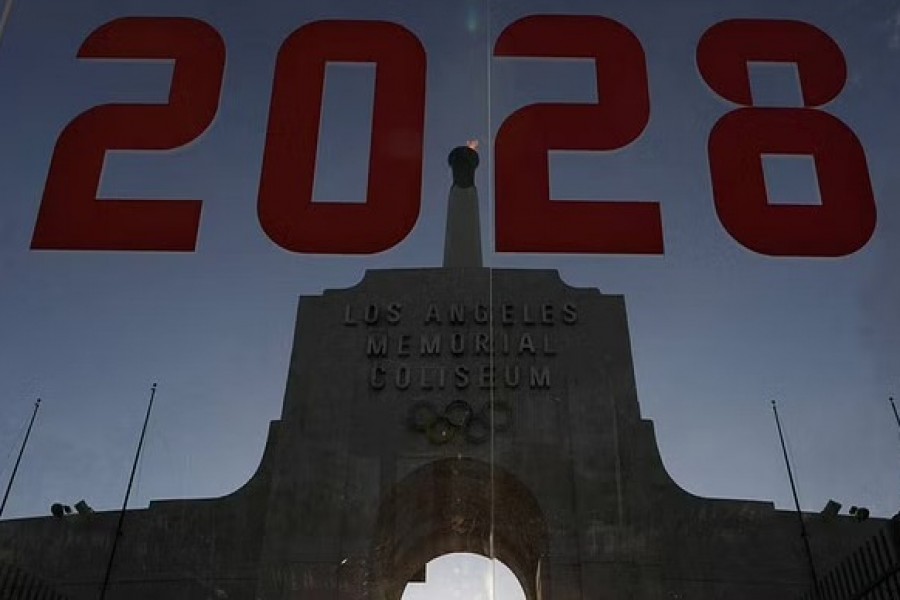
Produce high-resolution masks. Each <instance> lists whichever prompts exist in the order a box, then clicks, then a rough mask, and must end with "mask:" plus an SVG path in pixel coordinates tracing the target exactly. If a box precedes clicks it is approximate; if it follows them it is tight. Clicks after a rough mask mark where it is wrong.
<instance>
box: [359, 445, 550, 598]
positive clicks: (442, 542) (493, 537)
mask: <svg viewBox="0 0 900 600" xmlns="http://www.w3.org/2000/svg"><path fill="white" fill-rule="evenodd" d="M547 546H548V542H547V526H546V522H545V520H544V516H543V514H542V512H541V510H540V506H539V505H538V503H537V500H535V498H534V496H533V495H532V494H531V492H530V491H529V490H528V489H527V488H526V487H525V486H524V485H522V483H521V482H519V481H518V480H517V479H516V478H515V477H513V476H512V475H511V474H509V473H508V472H506V471H505V470H503V469H500V468H499V467H493V468H491V465H489V464H487V463H484V462H482V461H478V460H474V459H469V458H458V459H442V460H438V461H434V462H432V463H429V464H428V465H425V466H423V467H421V468H419V469H418V470H416V471H414V472H413V473H411V474H410V475H408V476H407V477H406V478H405V479H403V480H402V481H400V482H399V483H398V484H397V485H395V486H394V488H393V490H391V492H390V493H388V494H387V495H386V496H385V497H384V499H383V500H382V503H381V506H380V507H379V513H378V520H377V523H376V528H375V532H374V536H373V546H372V562H371V564H372V570H371V573H370V576H371V582H370V587H369V589H370V590H371V598H372V599H373V600H400V597H401V595H402V594H403V590H404V588H405V587H406V584H407V582H409V581H412V580H418V581H421V580H422V578H423V575H424V569H425V565H426V564H427V563H428V562H429V561H430V560H432V559H434V558H437V557H439V556H442V555H444V554H449V553H453V552H467V553H472V554H480V555H482V556H485V557H490V556H492V555H493V556H494V557H496V558H497V559H499V560H500V561H502V562H503V563H505V564H506V565H507V566H508V567H509V568H510V570H511V571H512V572H513V573H514V574H515V576H516V578H517V579H518V580H519V583H520V584H521V585H522V588H523V589H524V590H525V598H526V600H542V599H541V588H542V587H543V586H542V583H541V578H542V574H541V568H540V565H541V560H542V558H543V557H544V556H545V555H546V550H547Z"/></svg>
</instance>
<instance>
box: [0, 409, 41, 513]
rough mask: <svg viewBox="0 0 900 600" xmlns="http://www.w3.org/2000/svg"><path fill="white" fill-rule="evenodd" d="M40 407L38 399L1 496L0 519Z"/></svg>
mask: <svg viewBox="0 0 900 600" xmlns="http://www.w3.org/2000/svg"><path fill="white" fill-rule="evenodd" d="M40 406H41V399H40V398H38V399H37V401H36V402H35V403H34V412H32V413H31V421H29V422H28V430H27V431H26V432H25V439H24V440H22V447H21V448H19V456H18V457H16V464H15V465H14V466H13V470H12V475H10V476H9V483H8V484H6V493H5V494H3V502H2V503H0V517H2V516H3V509H4V508H6V501H7V500H8V499H9V492H10V491H12V486H13V481H15V479H16V473H17V472H18V470H19V463H20V462H22V455H23V454H25V445H26V444H27V443H28V438H29V437H30V436H31V428H32V426H33V425H34V419H35V417H37V412H38V408H40Z"/></svg>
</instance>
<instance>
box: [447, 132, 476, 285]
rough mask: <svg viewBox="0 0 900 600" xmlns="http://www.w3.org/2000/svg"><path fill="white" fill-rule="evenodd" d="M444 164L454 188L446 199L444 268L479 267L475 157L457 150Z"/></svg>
mask: <svg viewBox="0 0 900 600" xmlns="http://www.w3.org/2000/svg"><path fill="white" fill-rule="evenodd" d="M447 162H449V163H450V166H451V167H452V169H453V185H452V186H451V188H450V195H449V198H448V199H447V232H446V235H445V237H444V267H481V266H482V259H481V223H480V219H479V215H478V190H477V189H476V188H475V169H476V168H478V162H479V160H478V153H477V152H476V151H475V150H473V149H472V148H469V147H467V146H460V147H458V148H454V149H453V151H452V152H450V156H448V157H447Z"/></svg>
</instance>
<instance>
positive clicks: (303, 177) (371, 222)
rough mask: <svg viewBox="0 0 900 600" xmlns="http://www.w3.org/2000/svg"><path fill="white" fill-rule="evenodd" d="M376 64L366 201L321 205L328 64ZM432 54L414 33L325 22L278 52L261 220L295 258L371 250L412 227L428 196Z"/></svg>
mask: <svg viewBox="0 0 900 600" xmlns="http://www.w3.org/2000/svg"><path fill="white" fill-rule="evenodd" d="M327 61H336V62H372V63H375V64H376V74H375V105H374V112H373V117H372V120H373V126H372V142H371V155H370V157H369V180H368V193H367V196H366V202H365V203H364V204H346V203H338V202H313V201H312V192H313V176H314V173H315V165H316V147H317V142H318V137H319V119H320V113H321V110H322V88H323V85H324V78H325V63H326V62H327ZM424 128H425V51H424V49H423V48H422V45H421V43H420V42H419V40H418V39H417V38H416V37H415V36H414V35H413V34H412V33H410V32H409V31H407V30H406V29H404V28H403V27H401V26H400V25H396V24H393V23H386V22H377V21H320V22H316V23H311V24H309V25H305V26H303V27H301V28H300V29H298V30H297V31H295V32H294V33H292V34H291V35H290V36H289V37H288V39H287V40H286V41H285V42H284V44H283V45H282V47H281V50H280V51H279V53H278V62H277V65H276V68H275V83H274V86H273V90H272V104H271V108H270V112H269V127H268V132H267V134H266V150H265V155H264V157H263V167H262V177H261V180H260V186H259V221H260V223H261V225H262V228H263V229H264V230H265V232H266V234H268V236H269V237H270V238H271V239H272V241H274V242H275V243H276V244H278V245H279V246H281V247H282V248H284V249H286V250H291V251H293V252H315V253H347V254H368V253H374V252H381V251H383V250H387V249H388V248H391V247H392V246H394V245H395V244H397V243H399V242H400V241H401V240H403V238H405V237H406V236H407V235H408V234H409V232H410V231H411V230H412V228H413V226H414V225H415V223H416V219H417V218H418V216H419V205H420V195H421V193H422V145H423V135H424Z"/></svg>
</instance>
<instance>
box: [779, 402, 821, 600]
mask: <svg viewBox="0 0 900 600" xmlns="http://www.w3.org/2000/svg"><path fill="white" fill-rule="evenodd" d="M772 412H773V413H774V414H775V425H776V426H777V427H778V439H779V440H780V441H781V452H782V454H784V464H785V466H786V467H787V473H788V480H789V481H790V482H791V493H792V494H793V495H794V507H795V508H796V509H797V520H798V521H799V522H800V537H801V538H803V547H804V549H805V550H806V560H807V562H808V563H809V575H810V577H812V584H813V585H812V588H813V597H814V598H816V599H818V598H819V597H820V596H819V578H818V576H817V575H816V564H815V562H814V561H813V555H812V548H810V546H809V535H808V534H807V533H806V523H805V522H804V521H803V512H802V511H801V510H800V499H799V498H798V497H797V486H796V485H795V484H794V473H793V472H792V471H791V461H790V460H788V453H787V447H786V446H785V445H784V433H783V432H782V431H781V420H780V419H779V418H778V407H777V406H776V405H775V401H774V400H772Z"/></svg>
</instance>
